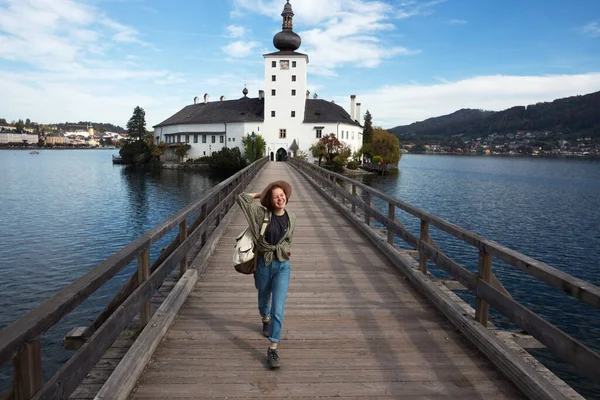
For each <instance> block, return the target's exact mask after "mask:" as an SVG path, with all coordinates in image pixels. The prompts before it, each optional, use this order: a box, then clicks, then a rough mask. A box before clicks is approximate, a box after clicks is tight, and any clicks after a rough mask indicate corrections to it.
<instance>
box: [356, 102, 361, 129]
mask: <svg viewBox="0 0 600 400" xmlns="http://www.w3.org/2000/svg"><path fill="white" fill-rule="evenodd" d="M360 119H361V117H360V103H356V121H358V123H359V124H360Z"/></svg>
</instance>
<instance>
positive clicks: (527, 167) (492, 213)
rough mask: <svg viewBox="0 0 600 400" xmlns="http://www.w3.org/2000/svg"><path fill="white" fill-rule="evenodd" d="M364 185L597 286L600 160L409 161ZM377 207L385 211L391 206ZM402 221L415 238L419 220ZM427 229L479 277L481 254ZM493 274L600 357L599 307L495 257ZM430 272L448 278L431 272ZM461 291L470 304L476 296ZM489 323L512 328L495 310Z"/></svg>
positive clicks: (560, 367)
mask: <svg viewBox="0 0 600 400" xmlns="http://www.w3.org/2000/svg"><path fill="white" fill-rule="evenodd" d="M360 180H362V181H363V182H364V183H366V184H368V185H369V186H372V187H374V188H376V189H378V190H380V191H382V192H385V193H387V194H390V195H392V196H394V197H396V198H399V199H401V200H403V201H405V202H407V203H409V204H412V205H414V206H417V207H419V208H421V209H423V210H426V211H428V212H430V213H432V214H434V215H438V216H440V217H442V218H444V219H445V220H446V221H449V222H452V223H454V224H457V225H460V226H462V227H464V228H467V229H469V230H471V231H473V232H475V233H477V234H480V235H482V236H485V237H486V238H488V239H492V240H495V241H497V242H500V243H501V244H504V245H506V246H508V247H510V248H512V249H515V250H518V251H520V252H522V253H524V254H526V255H528V256H530V257H533V258H536V259H538V260H540V261H543V262H545V263H547V264H549V265H551V266H553V267H555V268H559V269H561V270H562V271H565V272H567V273H569V274H571V275H574V276H576V277H578V278H581V279H584V280H587V281H589V282H591V283H593V284H595V285H597V286H600V160H590V159H543V158H520V157H511V158H509V157H468V156H428V155H403V157H402V160H401V162H400V169H399V173H398V175H392V176H386V177H380V176H372V175H368V176H364V177H362V178H360ZM378 206H379V207H380V209H381V210H382V211H384V212H385V213H386V214H387V204H385V205H384V204H378ZM397 215H398V217H399V218H400V220H401V221H402V222H403V223H404V224H405V225H406V226H407V228H409V230H410V231H411V232H412V233H415V234H416V235H418V234H419V220H418V219H416V218H415V217H412V216H409V214H407V213H404V212H399V213H397ZM431 229H432V230H433V231H432V232H431V233H432V236H433V238H434V239H435V240H436V242H437V243H438V244H440V246H441V247H442V249H444V250H445V251H446V253H448V254H449V255H450V256H452V257H453V258H454V259H456V260H457V261H459V262H460V263H462V264H463V265H465V266H466V267H467V268H469V269H470V270H471V271H474V272H476V271H477V260H478V252H477V251H475V250H473V249H472V248H471V247H470V246H466V245H463V244H462V242H460V241H458V240H455V239H452V238H451V237H450V236H449V235H448V234H445V233H441V232H440V231H439V230H438V229H437V228H431ZM494 272H495V274H496V275H497V276H498V277H499V278H500V280H501V282H502V283H503V284H504V285H505V286H506V287H507V289H508V290H509V291H510V293H511V295H512V296H513V297H514V298H515V299H516V300H518V301H520V302H522V303H523V304H525V305H527V306H528V307H529V308H531V309H532V310H533V311H535V312H536V313H538V314H540V315H542V316H543V317H545V318H547V319H548V320H550V321H551V322H552V323H553V324H555V325H557V326H559V327H560V328H561V329H563V330H564V331H566V332H568V333H569V334H571V335H574V336H575V337H576V338H578V339H579V340H581V341H582V342H584V343H585V344H586V345H588V346H590V347H592V348H594V349H595V350H597V351H600V310H597V309H594V308H592V307H590V306H586V305H583V304H581V303H580V302H579V301H577V300H573V299H572V298H569V297H568V296H566V295H563V294H562V293H561V292H558V291H557V290H555V289H552V288H550V287H548V286H547V285H546V284H543V283H539V282H537V281H535V280H534V279H532V278H530V277H529V276H528V275H527V274H525V273H522V272H520V271H519V270H516V269H515V268H513V267H511V266H508V265H504V264H503V263H501V262H500V261H499V260H497V259H494ZM432 273H434V274H436V275H438V276H444V275H445V274H444V273H439V272H436V270H435V269H433V268H432ZM446 276H447V275H446ZM457 294H459V295H461V297H463V298H464V299H465V300H467V301H469V302H470V303H471V304H473V305H474V299H473V298H472V296H468V295H466V294H465V293H464V292H457ZM491 311H492V312H493V310H491ZM492 317H493V318H494V322H495V323H497V324H498V325H500V326H504V327H507V328H514V327H512V326H511V325H510V323H509V321H506V320H505V319H504V318H503V317H502V316H500V315H498V314H497V313H494V314H493V315H492ZM532 354H534V355H535V356H536V357H538V359H540V360H541V361H542V362H544V363H545V364H546V365H547V366H549V367H550V368H551V369H552V370H554V371H555V372H556V373H558V374H559V375H560V376H561V377H562V378H563V379H565V380H567V381H568V382H569V383H570V384H571V385H572V386H576V387H577V389H578V390H579V391H580V392H581V393H582V394H584V395H585V396H586V397H587V398H599V399H600V387H599V386H597V385H594V384H592V383H591V382H590V381H589V380H587V379H586V378H583V377H580V376H578V375H577V374H576V373H574V372H573V371H572V369H571V368H570V367H568V366H566V365H564V364H562V363H560V362H559V361H558V360H556V359H554V357H553V356H552V355H550V354H549V353H548V352H547V351H545V350H534V351H532Z"/></svg>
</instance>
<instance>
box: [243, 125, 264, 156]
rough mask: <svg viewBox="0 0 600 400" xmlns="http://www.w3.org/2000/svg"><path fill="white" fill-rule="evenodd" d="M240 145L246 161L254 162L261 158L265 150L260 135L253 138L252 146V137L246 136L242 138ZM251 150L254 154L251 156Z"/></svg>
mask: <svg viewBox="0 0 600 400" xmlns="http://www.w3.org/2000/svg"><path fill="white" fill-rule="evenodd" d="M252 133H254V132H252ZM242 145H243V146H244V154H246V158H247V159H248V161H256V160H258V159H259V158H261V157H262V156H263V154H265V149H266V148H267V144H266V142H265V139H264V138H263V137H262V136H261V135H256V134H255V136H254V144H252V136H250V135H249V134H247V135H246V136H244V137H243V138H242ZM253 150H254V154H252V151H253Z"/></svg>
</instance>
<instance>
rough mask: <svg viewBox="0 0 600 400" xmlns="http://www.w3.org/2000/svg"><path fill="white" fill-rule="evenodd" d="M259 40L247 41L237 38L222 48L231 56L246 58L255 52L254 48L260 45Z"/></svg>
mask: <svg viewBox="0 0 600 400" xmlns="http://www.w3.org/2000/svg"><path fill="white" fill-rule="evenodd" d="M259 45H260V43H258V42H252V41H250V42H246V41H243V40H236V41H235V42H231V43H229V44H228V45H227V46H223V47H222V48H221V50H223V52H224V53H225V54H227V55H228V56H229V57H234V58H244V57H248V56H249V55H251V54H253V51H252V50H253V49H254V48H255V47H257V46H259Z"/></svg>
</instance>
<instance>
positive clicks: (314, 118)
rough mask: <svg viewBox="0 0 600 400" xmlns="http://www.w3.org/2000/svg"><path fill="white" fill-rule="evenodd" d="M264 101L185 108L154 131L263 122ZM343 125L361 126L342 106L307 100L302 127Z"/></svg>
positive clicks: (215, 102) (240, 101) (229, 102)
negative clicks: (315, 124) (165, 127)
mask: <svg viewBox="0 0 600 400" xmlns="http://www.w3.org/2000/svg"><path fill="white" fill-rule="evenodd" d="M264 120H265V101H264V99H259V98H248V97H242V98H241V99H239V100H226V101H213V102H209V103H199V104H192V105H189V106H186V107H184V108H183V109H182V110H181V111H179V112H177V113H176V114H174V115H173V116H171V117H170V118H167V119H166V120H164V121H163V122H161V123H160V124H158V125H155V126H154V127H155V128H158V127H162V126H170V125H183V124H215V123H224V122H226V123H235V122H264ZM326 122H330V123H338V122H340V123H343V124H348V125H355V126H359V127H360V126H361V125H360V124H359V123H358V122H357V121H353V120H352V118H350V115H349V114H348V113H347V112H346V110H344V109H343V108H342V107H341V106H339V105H337V104H335V103H332V102H330V101H326V100H322V99H306V105H305V111H304V123H326Z"/></svg>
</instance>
